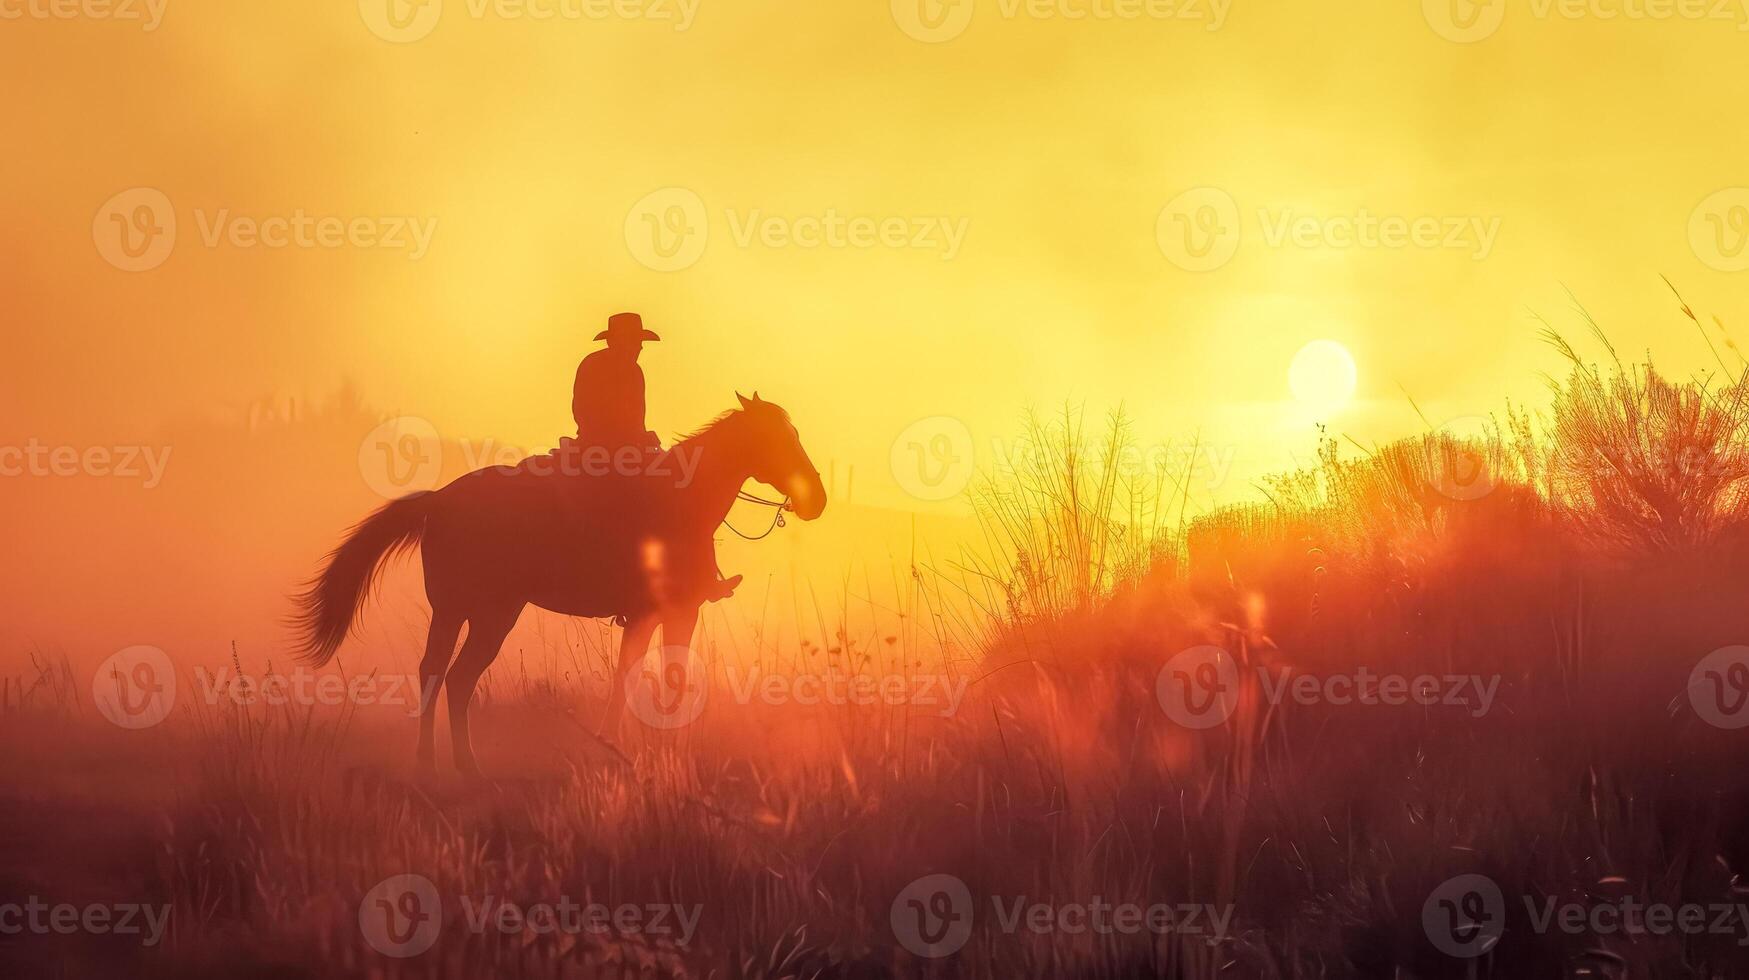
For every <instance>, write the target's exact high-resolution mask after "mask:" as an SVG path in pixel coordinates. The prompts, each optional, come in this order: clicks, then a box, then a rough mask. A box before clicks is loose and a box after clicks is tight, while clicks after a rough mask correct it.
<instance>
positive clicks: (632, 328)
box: [595, 313, 662, 340]
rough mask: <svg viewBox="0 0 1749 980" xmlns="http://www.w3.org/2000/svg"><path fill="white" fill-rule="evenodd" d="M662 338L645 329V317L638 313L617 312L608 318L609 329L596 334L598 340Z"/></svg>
mask: <svg viewBox="0 0 1749 980" xmlns="http://www.w3.org/2000/svg"><path fill="white" fill-rule="evenodd" d="M610 338H611V339H615V340H619V339H636V340H661V339H662V338H661V337H658V336H656V335H655V334H653V333H651V332H650V331H648V330H645V329H644V318H643V317H641V316H639V315H637V314H636V313H615V314H614V315H613V316H610V317H608V318H607V329H606V330H603V331H601V332H600V333H598V334H596V335H595V339H596V340H608V339H610Z"/></svg>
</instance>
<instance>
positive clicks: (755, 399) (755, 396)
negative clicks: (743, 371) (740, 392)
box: [753, 391, 760, 402]
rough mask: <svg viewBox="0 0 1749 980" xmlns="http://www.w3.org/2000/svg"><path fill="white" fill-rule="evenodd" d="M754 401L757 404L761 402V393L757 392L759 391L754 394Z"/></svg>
mask: <svg viewBox="0 0 1749 980" xmlns="http://www.w3.org/2000/svg"><path fill="white" fill-rule="evenodd" d="M753 400H754V401H755V402H757V401H760V398H759V392H757V391H755V392H754V393H753Z"/></svg>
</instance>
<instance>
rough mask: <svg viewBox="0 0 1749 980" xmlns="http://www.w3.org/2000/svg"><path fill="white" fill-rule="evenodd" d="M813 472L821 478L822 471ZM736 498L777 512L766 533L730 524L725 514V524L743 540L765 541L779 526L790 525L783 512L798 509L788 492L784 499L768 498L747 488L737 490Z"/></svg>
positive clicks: (817, 477) (772, 517)
mask: <svg viewBox="0 0 1749 980" xmlns="http://www.w3.org/2000/svg"><path fill="white" fill-rule="evenodd" d="M813 472H814V479H815V480H819V479H820V471H819V470H814V471H813ZM735 499H736V500H744V501H746V502H747V503H750V504H758V505H759V506H761V507H770V508H772V509H773V510H775V511H776V512H777V513H775V514H773V515H772V516H771V526H769V527H767V528H766V529H765V531H764V533H761V534H748V533H746V532H745V531H742V530H741V529H740V528H738V527H736V526H735V525H733V524H730V523H729V518H728V517H727V516H725V517H724V518H723V526H724V527H726V528H728V529H729V530H731V531H733V532H735V534H736V536H737V537H740V538H741V539H742V540H745V541H763V540H765V539H766V538H769V537H771V535H772V532H774V531H776V530H777V529H778V528H780V527H788V526H789V522H788V521H785V520H784V519H783V513H784V511H786V510H787V511H790V512H791V513H794V512H795V509H796V507H795V505H794V504H792V503H790V497H789V494H787V493H786V494H784V496H783V499H782V500H767V499H765V498H764V497H760V496H756V495H754V494H751V493H748V492H747V491H745V490H736V491H735Z"/></svg>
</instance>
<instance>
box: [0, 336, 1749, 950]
mask: <svg viewBox="0 0 1749 980" xmlns="http://www.w3.org/2000/svg"><path fill="white" fill-rule="evenodd" d="M1707 329H1709V330H1710V329H1711V328H1707ZM1551 339H1554V340H1555V341H1556V342H1557V343H1558V344H1559V345H1560V346H1562V348H1563V349H1565V350H1569V351H1570V350H1571V348H1567V347H1565V342H1564V341H1560V340H1559V339H1558V338H1551ZM1723 353H1724V354H1725V355H1726V356H1734V349H1727V350H1726V351H1724V352H1723ZM1572 368H1573V370H1572V373H1571V374H1570V375H1568V376H1567V377H1565V378H1563V379H1560V380H1559V381H1558V382H1556V383H1555V384H1554V385H1553V386H1552V387H1553V391H1552V396H1551V402H1550V404H1549V405H1547V406H1544V407H1541V408H1540V409H1538V410H1535V411H1531V410H1523V409H1507V410H1504V411H1503V412H1502V413H1501V414H1500V416H1498V417H1497V418H1495V419H1493V420H1491V421H1490V422H1488V423H1487V424H1484V425H1481V426H1480V427H1479V428H1478V429H1477V430H1475V431H1473V432H1469V433H1464V434H1462V435H1453V434H1452V433H1450V432H1449V431H1444V430H1436V431H1430V432H1429V433H1428V434H1427V435H1425V436H1421V437H1417V438H1414V439H1410V440H1407V441H1404V442H1401V443H1397V444H1394V445H1390V446H1385V447H1379V448H1376V449H1370V450H1368V449H1361V448H1360V447H1355V446H1344V445H1342V444H1340V443H1339V442H1338V441H1336V440H1334V439H1332V440H1331V441H1329V442H1327V443H1326V444H1325V446H1324V449H1323V452H1322V453H1321V455H1320V459H1319V463H1318V465H1317V466H1316V467H1315V468H1313V469H1310V470H1307V471H1305V472H1302V473H1297V474H1287V475H1283V476H1282V477H1280V478H1279V479H1278V480H1275V481H1272V484H1271V485H1270V486H1269V487H1268V488H1267V491H1268V492H1267V497H1268V502H1267V503H1263V504H1258V505H1255V506H1252V507H1247V508H1240V509H1233V510H1226V511H1220V512H1216V513H1214V514H1210V515H1205V516H1202V517H1200V518H1196V517H1192V516H1188V515H1186V514H1185V508H1184V507H1183V504H1182V498H1181V495H1180V494H1179V493H1178V491H1177V490H1176V489H1175V487H1174V485H1173V478H1172V475H1171V474H1169V473H1164V472H1161V471H1156V470H1151V469H1150V468H1149V467H1148V466H1147V465H1146V464H1145V463H1144V464H1142V465H1131V464H1130V463H1128V462H1126V459H1127V457H1126V456H1125V455H1124V453H1123V452H1122V448H1123V446H1124V444H1125V435H1124V428H1123V426H1122V424H1121V421H1120V422H1115V423H1114V424H1113V425H1112V426H1111V427H1110V429H1109V432H1108V433H1102V434H1101V435H1099V436H1098V437H1091V436H1088V435H1086V434H1085V432H1084V431H1083V430H1082V429H1081V427H1080V423H1079V422H1078V421H1077V420H1076V419H1075V418H1074V417H1073V416H1072V415H1071V416H1068V417H1066V418H1065V419H1063V420H1061V421H1053V420H1046V421H1040V422H1038V423H1037V424H1036V425H1035V426H1034V429H1033V433H1032V439H1031V440H1030V442H1029V445H1030V446H1031V449H1032V452H1031V453H1030V454H1028V455H1026V456H1025V457H1024V458H1022V459H1019V460H1018V461H1016V462H1015V464H1014V465H1013V466H1011V467H1010V468H1008V469H1006V470H1004V471H1002V472H998V473H994V474H992V478H991V480H990V481H989V482H988V483H987V484H986V485H985V486H984V487H983V488H982V489H981V490H980V491H979V495H978V501H979V513H980V516H981V518H982V520H983V522H984V528H985V530H986V540H987V547H985V548H984V549H982V550H980V551H978V552H977V553H975V554H967V555H965V556H962V557H961V558H960V559H958V560H954V561H945V560H944V561H941V562H937V563H932V564H930V565H928V566H921V565H920V566H918V567H915V568H907V569H902V570H900V575H901V576H902V577H908V580H909V582H910V587H909V588H908V590H907V591H908V593H909V595H910V600H909V601H908V603H906V604H904V605H902V606H900V607H899V608H897V609H891V610H886V611H885V618H884V620H883V619H882V618H881V617H877V618H876V621H875V622H874V623H872V624H865V625H862V626H858V627H854V628H853V627H851V626H850V625H849V617H848V616H846V618H845V621H844V622H842V623H832V622H822V623H819V624H818V625H817V628H815V629H813V630H811V631H810V632H812V633H813V634H814V639H813V641H812V642H811V643H809V644H807V645H805V646H804V647H803V648H801V649H796V650H785V651H765V652H760V653H755V654H747V653H745V652H743V653H742V654H741V655H740V656H738V657H731V656H729V655H727V654H725V652H724V651H723V650H722V649H721V648H719V647H718V646H716V645H712V644H706V646H705V649H704V650H703V651H702V657H701V658H700V660H699V661H698V664H699V668H698V669H699V670H700V671H701V672H702V675H703V676H708V678H709V683H708V685H706V693H705V695H704V700H703V702H702V703H695V704H694V705H693V707H694V709H695V711H696V713H697V718H696V720H694V721H692V722H691V723H690V724H684V725H678V726H677V727H673V728H668V729H664V728H660V727H650V726H648V725H645V724H641V723H639V722H638V721H636V720H632V719H628V720H627V724H626V727H625V728H624V729H623V730H622V731H621V732H620V733H619V734H618V736H617V737H616V738H614V739H613V740H612V741H611V742H604V741H603V740H601V739H599V738H597V737H596V735H595V734H594V731H593V728H594V724H595V721H596V719H597V717H598V715H599V708H600V706H601V702H602V697H603V692H602V691H601V688H600V683H599V681H598V679H597V678H596V677H594V676H592V672H590V671H577V672H571V673H563V674H560V675H556V676H549V675H548V674H546V673H542V672H531V671H527V670H524V669H521V668H519V666H518V664H517V663H515V662H514V660H513V658H511V657H508V656H507V657H506V658H505V659H504V660H503V661H501V662H500V663H499V664H498V665H497V666H496V667H495V668H494V669H493V671H492V672H491V673H490V674H488V677H487V682H486V685H485V689H484V694H483V699H484V700H483V704H482V705H481V707H480V709H479V710H478V711H477V713H476V720H475V722H474V731H475V739H476V743H477V744H478V746H479V749H480V754H481V759H482V764H483V765H484V766H485V767H486V768H487V770H488V772H489V773H490V777H489V778H488V779H486V780H484V781H481V782H473V781H466V780H463V779H461V778H460V777H458V776H455V775H454V774H453V773H450V772H448V771H447V770H446V771H445V772H444V773H443V774H442V775H440V776H439V777H437V778H436V779H434V780H433V779H424V780H421V779H418V778H415V776H414V774H413V768H412V758H411V756H412V745H413V731H414V724H413V721H412V720H411V718H409V717H407V712H406V711H404V710H398V709H397V708H395V707H393V706H384V705H373V706H369V707H365V706H360V705H359V704H357V703H356V699H342V703H340V704H338V705H328V704H314V703H284V704H275V703H269V700H270V699H268V698H266V697H262V696H259V694H258V696H255V697H253V698H250V697H241V698H237V697H232V696H231V692H230V691H228V690H217V691H216V693H214V692H215V689H214V688H213V687H212V686H211V684H210V683H208V682H210V681H211V677H212V676H222V673H223V671H224V670H225V668H227V667H230V668H231V669H232V670H233V671H237V672H240V673H246V674H264V673H270V672H271V670H272V666H271V664H270V663H268V662H267V661H266V659H265V658H257V657H253V656H252V655H251V654H250V652H249V651H240V652H238V653H237V654H236V657H235V660H234V661H233V662H232V663H230V664H225V663H212V664H206V665H203V666H204V667H205V668H206V669H207V670H208V671H211V672H213V673H212V674H211V675H203V677H202V678H200V679H196V678H191V677H189V676H188V675H189V673H190V671H189V670H187V669H181V670H179V674H180V675H181V676H180V681H179V684H178V698H177V707H176V708H175V709H174V710H173V711H172V712H171V713H170V715H169V717H168V718H167V719H166V720H164V721H163V722H162V723H161V724H157V725H153V726H151V727H148V728H142V729H139V730H128V729H124V728H122V727H118V726H116V725H111V724H110V723H109V722H108V721H106V720H105V718H104V717H103V715H102V714H101V713H100V712H99V711H98V710H97V709H96V708H94V707H93V705H92V704H91V694H92V685H91V681H90V679H89V678H87V677H84V676H79V675H77V674H75V673H74V672H73V671H72V670H70V669H69V668H67V667H66V666H65V665H64V664H62V663H61V662H59V661H57V660H55V659H52V658H43V659H40V660H39V661H38V664H37V667H36V669H35V670H33V671H32V672H31V673H30V674H28V675H26V676H24V677H21V678H14V679H12V680H11V681H9V683H8V685H7V687H6V691H5V696H4V709H3V712H0V744H3V745H4V749H3V750H0V770H3V771H0V781H3V782H0V785H3V787H4V788H3V790H0V896H18V899H17V901H19V902H23V900H24V897H25V896H36V897H39V898H40V899H41V900H42V901H43V902H45V903H48V904H50V905H53V904H55V903H71V904H73V905H74V906H77V907H80V908H82V909H83V908H86V907H89V906H91V905H93V904H103V905H107V906H116V907H119V906H121V905H124V904H138V905H142V906H149V907H152V908H157V909H162V908H164V907H168V909H169V912H168V913H167V917H166V918H164V919H163V920H162V921H163V923H164V926H163V929H162V932H161V934H160V935H158V936H156V937H151V936H145V935H130V934H116V933H118V932H120V930H119V929H113V928H112V929H108V930H104V929H98V928H92V927H90V926H89V925H88V924H86V920H85V919H83V918H82V919H81V920H80V924H79V925H76V926H74V927H73V928H71V929H68V930H65V931H62V930H59V929H57V928H56V927H55V926H54V925H53V918H52V913H47V912H45V913H43V915H44V916H45V917H46V918H45V920H44V921H48V922H50V925H49V926H47V927H45V928H40V929H32V928H26V929H21V930H14V931H13V932H11V933H0V962H7V963H10V964H11V966H9V967H7V968H6V969H5V970H4V973H5V975H7V976H118V977H119V976H143V977H159V976H162V977H172V976H174V977H207V976H212V977H218V976H227V977H229V976H264V977H301V976H361V977H364V976H381V977H403V976H404V977H479V976H509V977H523V976H526V977H561V976H563V977H593V976H638V977H660V976H697V977H706V976H715V977H798V978H804V977H841V976H842V977H886V976H940V977H950V976H953V977H958V976H966V977H990V978H1012V977H1032V976H1038V977H1127V976H1169V977H1217V976H1218V977H1296V978H1299V977H1306V978H1310V977H1468V976H1494V977H1559V976H1587V977H1629V976H1632V977H1734V976H1749V882H1745V880H1744V879H1743V878H1742V874H1743V870H1744V869H1745V868H1746V867H1749V728H1739V727H1735V726H1737V725H1745V726H1749V705H1745V703H1744V701H1745V698H1749V650H1740V651H1733V650H1731V649H1730V648H1732V647H1733V646H1735V645H1737V644H1743V643H1749V603H1746V602H1745V601H1744V597H1745V596H1746V595H1749V538H1746V537H1745V528H1746V527H1749V525H1746V523H1745V518H1749V493H1746V488H1749V483H1746V482H1745V481H1746V478H1749V381H1745V380H1744V374H1743V369H1742V364H1741V362H1740V361H1739V362H1738V363H1737V364H1736V365H1735V366H1732V365H1730V364H1728V363H1727V362H1726V361H1725V360H1723V359H1721V362H1720V370H1719V371H1718V372H1717V373H1716V374H1715V375H1713V376H1711V377H1709V378H1703V379H1696V380H1691V381H1677V380H1672V379H1666V378H1664V377H1662V376H1660V375H1659V374H1658V373H1657V372H1656V371H1655V370H1653V369H1652V368H1651V367H1649V366H1646V365H1634V364H1628V363H1623V362H1620V361H1618V360H1616V359H1615V358H1614V355H1613V352H1607V351H1606V356H1604V357H1603V358H1602V365H1601V366H1600V367H1592V366H1589V365H1587V364H1586V363H1585V362H1583V361H1582V359H1581V358H1580V357H1579V355H1578V354H1573V356H1572ZM1093 428H1098V427H1097V426H1094V427H1093ZM1715 651H1720V652H1718V653H1715ZM344 660H345V656H344V654H343V656H342V661H343V662H344ZM331 669H333V668H331ZM339 671H340V672H343V671H344V668H343V667H342V668H339ZM798 677H804V678H815V679H818V680H820V681H821V683H818V684H815V683H812V682H806V683H803V682H798V680H797V678H798ZM855 678H864V679H865V680H862V681H858V680H855ZM659 680H660V679H659V678H658V679H657V680H655V681H650V683H657V682H658V681H659ZM694 687H695V688H697V687H698V685H697V684H695V685H694ZM694 693H695V695H696V690H695V692H694ZM292 700H293V701H298V700H299V699H295V698H294V699H292ZM311 700H319V699H311ZM657 700H658V701H660V697H659V696H658V698H657ZM808 702H819V703H808ZM442 731H443V730H442V729H441V728H440V744H442V741H443V735H442ZM413 876H416V877H413ZM944 876H947V877H944ZM1475 876H1481V877H1479V878H1478V877H1475ZM549 906H550V907H551V908H552V911H551V912H550V913H549V912H548V911H547V910H546V907H549ZM571 908H574V909H575V910H576V911H575V913H574V914H573V913H569V912H567V911H566V910H567V909H571ZM1655 909H1668V910H1669V917H1668V919H1666V918H1665V915H1664V913H1662V912H1657V911H1653V910H1655ZM361 910H362V911H361ZM1636 910H1638V911H1636ZM1691 910H1692V911H1691ZM112 915H113V913H112ZM143 915H144V913H142V916H143ZM567 915H571V916H572V917H571V918H568V919H567V918H566V916H567ZM8 921H9V920H8V919H7V918H6V917H5V914H4V912H3V911H0V927H4V926H6V925H7V923H8ZM10 921H14V922H16V921H21V920H19V919H16V918H15V919H13V920H10ZM1697 923H1698V925H1697ZM148 939H150V940H153V941H151V942H150V943H148V941H147V940H148ZM385 948H386V949H387V950H388V951H387V952H385V951H384V950H385ZM399 953H412V955H405V956H402V955H395V954H399Z"/></svg>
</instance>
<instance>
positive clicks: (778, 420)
mask: <svg viewBox="0 0 1749 980" xmlns="http://www.w3.org/2000/svg"><path fill="white" fill-rule="evenodd" d="M735 397H736V398H738V399H740V401H741V415H742V418H743V420H744V422H745V423H746V425H747V426H748V427H749V428H748V430H747V431H748V433H749V438H748V440H747V445H746V450H747V452H748V454H749V455H748V463H749V464H750V466H751V469H752V472H753V479H755V480H758V481H759V482H760V483H764V484H766V485H768V486H773V487H776V488H777V489H778V490H779V491H781V492H783V493H784V494H785V495H787V496H788V497H789V499H790V506H791V508H792V509H793V510H794V511H795V514H796V516H797V517H800V518H801V519H802V520H804V521H811V520H813V519H814V518H816V517H819V516H820V514H821V513H822V512H824V511H825V509H826V485H825V484H824V483H822V482H821V481H820V471H819V470H817V469H815V468H814V463H813V460H810V459H809V458H808V451H807V450H806V449H803V448H802V437H801V435H800V434H799V433H797V432H796V427H795V425H793V424H792V423H791V422H790V420H789V413H788V412H786V411H784V410H783V409H782V408H779V407H778V406H777V405H776V404H774V403H772V402H768V401H766V400H764V399H763V398H760V397H759V392H757V391H756V392H754V393H753V397H752V398H747V397H745V396H744V395H742V394H740V393H739V392H737V393H736V394H735Z"/></svg>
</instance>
